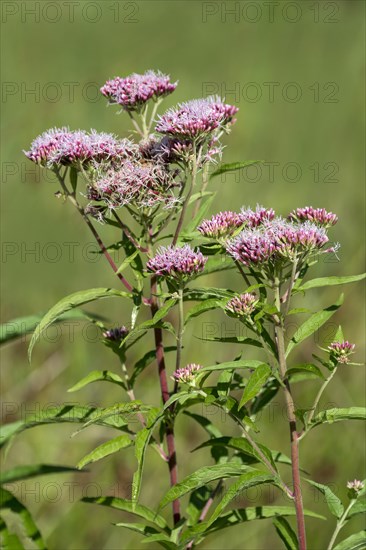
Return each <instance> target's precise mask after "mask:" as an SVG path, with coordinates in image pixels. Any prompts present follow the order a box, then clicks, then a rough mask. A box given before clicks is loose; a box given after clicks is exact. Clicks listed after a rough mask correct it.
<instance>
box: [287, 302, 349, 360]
mask: <svg viewBox="0 0 366 550" xmlns="http://www.w3.org/2000/svg"><path fill="white" fill-rule="evenodd" d="M343 298H344V296H343V294H341V295H340V297H339V299H338V300H337V302H336V303H335V304H333V305H331V306H329V307H327V308H326V309H322V310H321V311H318V312H317V313H314V315H312V316H311V317H309V319H307V320H306V321H305V322H304V323H303V324H302V325H301V326H300V328H299V329H298V330H297V331H296V332H295V334H294V335H293V337H292V338H291V341H290V343H289V345H288V346H287V350H286V357H287V356H288V355H289V354H290V353H291V351H292V350H293V349H294V347H295V346H297V345H298V344H300V342H302V341H303V340H305V339H306V338H308V337H309V336H311V335H312V334H314V332H316V331H317V330H319V328H320V327H321V326H322V325H324V323H326V322H327V321H328V320H329V319H330V318H331V317H332V315H334V313H335V312H336V311H337V310H338V309H339V308H340V307H341V305H342V303H343Z"/></svg>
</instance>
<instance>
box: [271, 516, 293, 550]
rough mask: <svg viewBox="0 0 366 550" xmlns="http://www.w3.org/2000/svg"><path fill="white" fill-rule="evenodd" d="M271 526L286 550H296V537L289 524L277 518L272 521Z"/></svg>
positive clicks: (281, 518) (279, 517)
mask: <svg viewBox="0 0 366 550" xmlns="http://www.w3.org/2000/svg"><path fill="white" fill-rule="evenodd" d="M273 525H274V526H275V529H276V531H277V534H278V536H279V537H280V539H281V540H282V542H283V544H284V545H285V546H286V548H287V550H298V548H299V543H298V541H297V536H296V534H295V532H294V530H293V529H292V527H291V525H290V524H289V522H288V521H287V520H286V519H285V518H283V517H281V516H278V517H277V518H276V519H275V520H274V521H273Z"/></svg>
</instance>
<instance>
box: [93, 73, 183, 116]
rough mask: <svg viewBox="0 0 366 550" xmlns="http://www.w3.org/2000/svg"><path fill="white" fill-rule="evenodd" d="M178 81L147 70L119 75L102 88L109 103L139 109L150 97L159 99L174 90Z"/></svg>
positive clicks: (129, 109) (133, 109)
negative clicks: (140, 72)
mask: <svg viewBox="0 0 366 550" xmlns="http://www.w3.org/2000/svg"><path fill="white" fill-rule="evenodd" d="M177 85H178V82H174V83H173V82H170V77H169V76H167V75H164V74H162V73H160V72H155V71H147V72H145V73H144V74H136V73H134V74H132V75H130V76H127V77H126V78H120V77H119V76H117V77H116V78H114V79H112V80H108V81H107V82H106V83H105V84H104V86H102V88H101V89H100V91H101V92H102V94H103V95H104V96H105V97H107V98H108V100H109V103H116V104H118V105H121V106H122V107H123V108H124V109H125V110H126V111H139V110H140V109H141V108H142V107H143V106H144V105H145V104H146V103H147V102H148V101H149V100H150V99H154V100H156V99H158V98H159V97H164V96H166V95H168V94H171V93H172V92H174V90H175V88H176V87H177Z"/></svg>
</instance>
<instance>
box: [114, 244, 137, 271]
mask: <svg viewBox="0 0 366 550" xmlns="http://www.w3.org/2000/svg"><path fill="white" fill-rule="evenodd" d="M138 253H139V251H138V250H135V252H133V253H132V254H131V255H130V256H127V257H126V258H125V259H124V260H123V262H122V263H121V265H120V266H119V268H118V269H117V271H116V274H117V273H122V271H124V270H125V269H126V268H127V267H128V266H129V265H130V264H131V263H132V262H133V260H134V259H135V258H136V256H137V255H138Z"/></svg>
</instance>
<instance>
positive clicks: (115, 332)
mask: <svg viewBox="0 0 366 550" xmlns="http://www.w3.org/2000/svg"><path fill="white" fill-rule="evenodd" d="M128 333H129V330H128V329H127V328H126V327H125V326H122V327H116V328H112V329H110V330H106V331H105V332H103V337H104V338H105V339H106V340H109V341H110V342H121V341H122V340H123V339H124V338H125V337H126V336H127V334H128Z"/></svg>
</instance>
